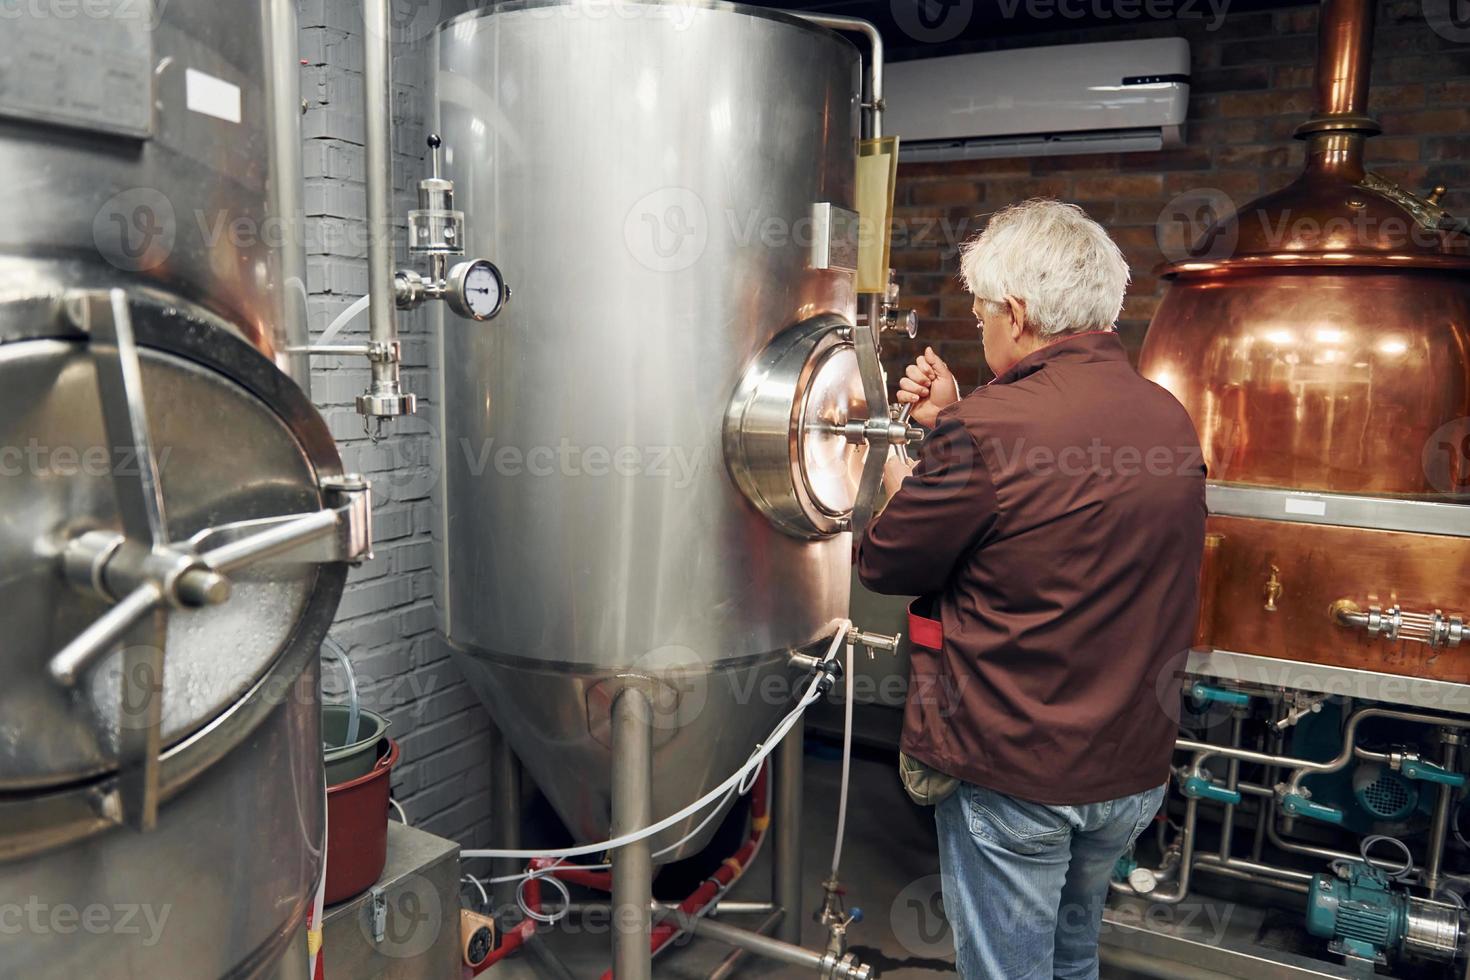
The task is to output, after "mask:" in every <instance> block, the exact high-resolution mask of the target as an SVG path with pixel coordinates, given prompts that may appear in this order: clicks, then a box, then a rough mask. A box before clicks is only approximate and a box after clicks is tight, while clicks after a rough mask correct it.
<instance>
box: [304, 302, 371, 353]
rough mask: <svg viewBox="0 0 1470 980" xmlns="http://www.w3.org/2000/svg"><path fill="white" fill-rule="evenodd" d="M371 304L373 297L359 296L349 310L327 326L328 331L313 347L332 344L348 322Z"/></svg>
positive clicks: (339, 314)
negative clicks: (333, 339)
mask: <svg viewBox="0 0 1470 980" xmlns="http://www.w3.org/2000/svg"><path fill="white" fill-rule="evenodd" d="M371 302H372V297H371V296H359V297H358V298H357V299H356V300H354V301H353V303H352V305H351V306H349V307H347V309H345V310H343V311H342V312H341V313H338V314H337V318H336V319H335V320H333V321H332V322H331V323H329V324H327V329H325V330H323V331H322V335H321V336H320V337H318V338H317V339H316V343H315V344H313V345H312V346H314V347H320V346H322V345H323V344H330V343H331V342H332V338H333V337H335V336H337V334H338V333H340V332H341V330H342V328H343V327H345V326H347V324H348V322H349V321H350V320H351V319H352V318H353V317H355V316H357V315H358V314H359V313H361V312H362V311H363V310H366V309H367V308H368V304H369V303H371Z"/></svg>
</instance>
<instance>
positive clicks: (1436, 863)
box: [1423, 733, 1460, 896]
mask: <svg viewBox="0 0 1470 980" xmlns="http://www.w3.org/2000/svg"><path fill="white" fill-rule="evenodd" d="M1445 734H1446V735H1448V734H1449V733H1445ZM1455 738H1456V739H1457V740H1456V741H1454V742H1446V743H1445V747H1444V761H1443V762H1442V765H1443V766H1444V768H1445V770H1446V771H1447V772H1454V771H1455V762H1456V761H1457V760H1458V758H1459V754H1460V745H1459V742H1458V736H1455ZM1454 797H1455V787H1453V786H1447V785H1445V784H1443V783H1441V784H1440V787H1439V799H1437V800H1436V801H1435V803H1434V819H1433V821H1432V822H1431V823H1430V825H1429V846H1428V850H1427V851H1426V853H1425V858H1424V878H1423V881H1424V887H1425V888H1428V889H1429V893H1430V895H1431V896H1433V895H1434V893H1435V892H1437V891H1439V886H1440V883H1441V872H1442V871H1443V870H1444V845H1445V836H1446V835H1447V834H1448V833H1449V826H1450V805H1451V803H1452V802H1453V801H1454Z"/></svg>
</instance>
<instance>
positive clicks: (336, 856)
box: [325, 738, 398, 905]
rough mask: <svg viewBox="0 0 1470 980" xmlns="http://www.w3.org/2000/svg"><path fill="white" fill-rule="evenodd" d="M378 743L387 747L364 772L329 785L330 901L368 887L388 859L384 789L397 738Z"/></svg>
mask: <svg viewBox="0 0 1470 980" xmlns="http://www.w3.org/2000/svg"><path fill="white" fill-rule="evenodd" d="M382 743H383V745H384V746H385V750H384V751H383V753H382V754H381V755H380V756H379V757H378V759H377V762H376V764H375V765H374V766H373V767H372V768H371V769H369V770H368V772H367V773H366V774H365V775H362V776H358V777H357V778H356V779H349V780H348V781H347V782H345V783H338V784H337V785H336V786H331V785H328V786H327V886H326V895H325V901H326V904H328V905H335V904H337V903H338V902H345V901H347V900H348V899H349V898H352V897H353V896H354V895H361V894H362V893H363V892H365V891H367V890H368V889H369V888H371V887H372V886H373V883H374V882H376V881H377V880H378V876H379V875H381V874H382V873H383V865H384V864H386V863H387V861H388V790H389V784H390V776H391V775H392V772H393V766H394V765H395V764H396V763H397V762H398V743H397V742H395V741H393V740H392V739H391V738H385V739H383V740H382Z"/></svg>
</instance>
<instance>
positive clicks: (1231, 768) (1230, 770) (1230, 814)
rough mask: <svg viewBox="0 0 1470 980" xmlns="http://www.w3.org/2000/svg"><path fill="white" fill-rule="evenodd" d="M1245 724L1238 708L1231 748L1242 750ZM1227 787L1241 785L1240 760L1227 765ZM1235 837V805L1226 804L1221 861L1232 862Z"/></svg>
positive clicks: (1231, 734) (1221, 821)
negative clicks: (1242, 732)
mask: <svg viewBox="0 0 1470 980" xmlns="http://www.w3.org/2000/svg"><path fill="white" fill-rule="evenodd" d="M1244 724H1245V718H1244V717H1242V715H1241V712H1240V709H1239V708H1237V709H1236V710H1235V711H1234V712H1233V713H1232V717H1231V719H1230V747H1231V748H1233V749H1238V748H1240V730H1241V726H1243V725H1244ZM1225 771H1226V775H1225V786H1226V788H1227V789H1231V790H1233V789H1235V788H1236V787H1237V786H1238V785H1239V784H1240V760H1239V759H1231V760H1230V761H1229V762H1228V763H1226V770H1225ZM1234 837H1235V804H1233V803H1226V804H1225V815H1224V816H1223V817H1222V818H1221V819H1220V860H1221V861H1229V860H1230V845H1231V842H1232V840H1233V839H1234Z"/></svg>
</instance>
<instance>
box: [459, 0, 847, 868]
mask: <svg viewBox="0 0 1470 980" xmlns="http://www.w3.org/2000/svg"><path fill="white" fill-rule="evenodd" d="M437 55H438V63H437V74H436V96H437V100H438V113H439V119H438V128H439V131H440V132H441V133H442V135H443V139H444V146H445V148H446V156H445V161H446V170H447V176H449V177H452V178H453V179H454V181H455V187H456V193H457V206H458V207H460V208H463V209H464V211H465V213H466V215H467V216H468V217H469V225H470V228H471V234H470V237H471V241H470V243H469V251H470V252H471V253H473V254H485V255H494V256H496V257H497V261H498V262H499V263H500V265H501V267H502V268H503V269H504V270H505V273H506V277H507V279H508V280H509V281H511V282H512V283H514V286H515V293H514V296H513V297H512V299H511V301H510V303H509V304H508V305H507V307H506V310H505V312H504V313H502V314H501V315H500V316H499V317H498V318H497V319H496V320H495V321H493V322H491V323H486V324H468V323H463V322H456V321H454V320H452V319H446V322H445V323H444V325H443V330H442V337H443V342H442V354H443V360H442V366H443V375H442V377H443V390H442V392H441V393H440V401H441V404H442V419H443V423H442V424H443V433H442V434H443V445H444V454H445V455H444V460H443V480H442V491H443V497H442V502H443V514H442V516H443V522H442V525H441V526H440V527H439V529H438V535H439V544H440V546H441V561H442V569H443V573H444V575H443V589H442V593H441V595H440V603H441V610H440V611H441V616H442V624H443V628H444V632H445V634H446V636H447V637H448V640H449V642H450V643H451V644H452V645H453V647H454V649H455V650H456V651H457V653H458V659H459V662H460V664H461V665H462V666H463V668H464V670H465V671H466V674H467V675H468V677H469V678H470V682H471V683H472V684H473V686H474V687H475V690H476V691H477V692H478V694H479V695H480V697H481V698H482V699H483V700H484V702H485V703H486V705H487V706H488V707H489V709H490V711H491V712H492V714H493V715H494V716H495V718H496V721H497V723H498V724H499V726H500V727H501V728H502V729H503V730H504V732H505V734H506V736H507V738H508V739H509V740H510V742H511V744H512V745H513V747H514V748H515V750H516V752H517V754H518V755H519V756H520V757H521V759H522V760H523V761H524V762H525V763H526V765H527V766H528V767H529V768H530V770H531V772H532V774H533V775H534V777H535V779H536V781H537V783H538V784H539V785H540V787H541V788H542V789H543V790H544V791H545V793H546V794H547V796H548V797H550V799H551V801H552V803H553V804H554V805H555V806H556V808H557V810H558V812H559V813H560V814H561V815H562V817H563V818H564V819H565V820H566V822H567V824H568V825H569V827H570V828H571V829H572V831H573V833H574V834H576V836H577V837H578V838H579V839H581V840H584V841H592V840H599V839H603V838H604V837H605V836H606V835H607V834H608V832H609V825H610V824H609V814H610V807H611V804H612V796H613V777H612V769H613V765H612V754H611V747H612V742H613V737H612V731H611V730H612V727H613V724H612V723H613V713H614V712H613V710H612V705H613V703H614V701H615V699H616V698H617V697H618V696H619V693H620V692H621V691H623V690H624V689H626V688H628V687H637V688H641V689H642V690H643V691H644V693H645V695H646V696H647V697H648V698H649V699H650V700H651V702H652V706H653V707H652V719H651V724H652V730H653V748H652V751H653V774H654V775H653V785H652V794H653V806H652V817H653V818H655V819H659V818H663V817H665V816H667V815H669V814H671V813H672V812H674V811H675V810H677V809H679V808H680V807H682V806H683V805H685V804H687V803H690V802H692V801H693V800H694V799H695V798H696V797H698V796H700V795H701V794H702V793H704V792H705V791H707V790H708V789H709V788H710V787H712V786H713V785H715V784H716V783H718V782H719V781H720V780H721V779H723V778H724V777H726V776H728V775H729V774H730V773H731V772H733V771H734V770H735V769H736V768H737V767H739V765H740V764H741V763H742V762H743V761H744V760H745V759H746V758H747V757H748V756H749V754H750V753H751V751H752V750H753V749H754V748H755V746H756V744H757V742H758V741H759V740H760V739H761V738H763V737H764V736H765V735H766V734H767V733H768V732H769V731H770V730H771V728H772V726H773V725H774V724H775V722H776V721H777V720H778V719H779V718H780V717H781V716H782V715H783V714H785V712H786V711H787V710H788V709H789V707H790V704H791V694H792V693H793V691H795V689H796V687H797V685H798V684H799V683H801V682H802V680H801V679H802V677H803V676H805V675H803V674H801V673H799V672H798V671H796V670H795V669H794V668H792V667H791V666H789V661H790V658H791V654H792V652H793V651H797V650H802V649H805V648H809V647H812V646H814V645H817V644H821V643H823V642H824V640H825V639H826V638H830V637H831V636H832V634H833V632H834V630H835V628H836V623H837V622H838V621H839V620H840V619H841V618H842V617H845V616H846V613H847V607H848V570H849V567H850V553H849V550H850V547H851V536H850V535H849V534H846V533H843V531H844V527H845V521H846V516H847V514H848V513H849V512H850V511H851V508H852V504H853V499H854V494H855V492H856V483H857V476H858V473H859V471H860V468H861V465H862V461H863V452H862V450H860V449H857V448H854V447H852V446H850V445H849V443H848V442H847V441H846V440H845V439H843V438H842V437H841V435H839V434H835V433H834V432H833V431H832V429H833V428H834V426H838V425H841V424H842V423H845V422H847V421H848V419H849V416H851V417H854V418H857V419H861V418H863V417H864V416H865V415H866V408H865V404H864V400H863V394H862V392H863V388H862V383H861V380H860V378H859V374H858V367H857V358H856V356H855V354H854V350H853V346H852V342H851V331H850V326H851V324H852V322H853V320H854V314H855V307H856V295H855V292H854V283H853V275H852V273H851V272H850V271H843V268H842V266H843V264H844V261H845V260H844V259H843V258H842V257H843V256H844V255H848V253H847V252H846V251H845V249H846V247H847V246H849V245H852V244H854V239H853V238H851V237H850V236H846V237H845V235H844V227H843V226H841V225H840V221H830V220H827V219H828V218H829V217H830V216H831V215H834V214H835V215H837V216H838V218H839V219H840V218H841V216H842V215H844V214H847V213H849V212H847V211H846V210H845V209H851V208H853V207H854V195H855V188H854V183H855V162H854V161H855V149H856V140H857V138H858V117H859V110H860V106H859V104H858V102H859V91H860V85H859V82H860V79H859V68H860V65H859V56H858V52H857V49H856V48H855V47H854V46H853V45H852V44H850V43H849V42H848V41H846V40H844V39H843V38H841V37H839V36H838V35H836V34H834V33H832V32H830V31H828V30H826V29H823V28H820V27H816V26H814V25H812V24H809V23H806V22H803V21H800V20H796V19H794V18H791V17H788V16H786V15H783V14H779V13H774V12H770V11H765V10H759V9H753V8H745V7H739V6H733V5H729V4H720V3H710V4H698V5H695V4H682V3H681V4H656V3H648V4H643V3H630V4H624V5H622V6H621V7H620V9H619V10H617V11H610V10H599V9H595V8H590V7H586V6H582V5H578V4H575V3H509V4H501V5H497V6H496V7H494V8H491V9H489V10H486V11H481V12H476V13H472V14H468V15H465V16H462V17H459V18H457V19H455V20H451V21H449V22H448V23H446V24H445V25H443V26H442V27H441V28H440V29H439V35H438V43H437ZM825 205H832V207H831V208H825V207H824V206H825ZM814 216H815V217H816V219H817V220H815V221H814ZM814 237H815V238H817V239H819V242H818V244H819V245H820V246H821V249H819V250H818V251H823V250H825V251H824V254H828V255H829V257H833V256H835V259H834V260H832V261H831V262H830V265H832V266H833V267H832V268H825V269H824V268H820V266H822V265H823V264H824V263H823V262H822V261H821V260H817V259H814V249H813V247H812V245H813V238H814ZM848 259H850V255H848ZM847 264H848V266H849V267H850V264H851V263H850V261H849V262H848V263H847ZM701 816H703V814H701ZM696 819H697V818H691V819H690V820H688V821H685V822H684V823H683V824H681V825H677V826H675V827H672V828H670V829H669V830H667V831H665V832H664V833H663V834H662V835H661V836H660V837H659V838H658V839H657V841H656V842H655V845H654V846H655V847H656V848H657V847H662V846H667V845H668V844H670V843H673V842H674V841H675V840H677V839H678V838H680V837H682V836H684V834H685V833H687V832H688V831H689V830H690V829H691V826H692V824H693V823H694V821H695V820H696ZM624 829H626V828H624ZM712 829H713V823H712V824H711V825H710V830H712ZM708 833H709V831H707V832H706V833H705V834H704V835H701V836H700V837H699V838H696V839H693V840H691V841H690V842H689V843H688V844H687V845H686V846H685V847H684V848H682V849H681V850H680V851H679V853H687V852H689V851H690V850H693V849H697V848H698V847H701V846H702V845H703V843H704V838H706V837H707V836H708ZM673 856H674V855H673V854H672V853H670V854H667V855H665V856H664V857H665V858H671V857H673Z"/></svg>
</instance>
